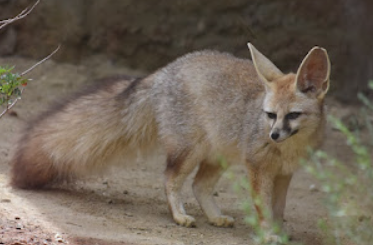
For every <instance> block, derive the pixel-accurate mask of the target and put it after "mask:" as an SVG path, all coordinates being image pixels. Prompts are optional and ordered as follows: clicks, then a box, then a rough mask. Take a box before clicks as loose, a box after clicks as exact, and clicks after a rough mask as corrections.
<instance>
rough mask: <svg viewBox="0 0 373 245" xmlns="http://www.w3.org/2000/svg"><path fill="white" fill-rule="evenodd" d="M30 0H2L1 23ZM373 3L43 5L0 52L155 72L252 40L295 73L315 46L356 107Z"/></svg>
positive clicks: (0, 37)
mask: <svg viewBox="0 0 373 245" xmlns="http://www.w3.org/2000/svg"><path fill="white" fill-rule="evenodd" d="M33 2H34V1H31V0H17V1H11V0H1V1H0V19H6V18H9V17H12V16H14V15H16V14H17V13H19V12H20V11H21V10H22V9H23V8H25V7H26V6H28V5H30V4H31V3H33ZM372 31H373V2H372V1H370V0H359V1H354V0H324V1H302V0H271V1H270V0H265V1H263V0H251V1H245V0H230V1H199V0H189V1H182V0H173V1H171V0H160V1H156V2H154V1H150V0H144V1H136V0H122V1H120V0H107V1H100V0H79V1H76V0H64V1H59V0H48V1H46V0H44V1H42V2H41V4H40V5H39V6H38V7H37V8H36V9H35V10H34V12H33V13H32V14H31V15H30V16H29V17H28V18H26V19H25V20H22V21H19V22H17V23H16V24H14V25H12V26H11V27H10V28H7V29H5V30H3V31H2V32H1V33H0V55H14V54H18V55H22V56H27V57H33V58H41V57H43V56H45V55H47V54H48V53H49V52H51V51H52V50H54V49H55V47H56V46H57V45H58V44H59V43H62V45H63V46H62V49H61V50H60V52H59V53H58V55H57V56H56V57H55V59H57V60H59V61H66V62H79V61H80V60H82V59H85V58H87V57H89V56H90V55H92V54H105V55H107V56H109V57H110V58H111V59H112V60H113V61H114V62H118V63H120V64H124V65H129V66H131V67H135V68H142V69H145V70H148V71H153V70H154V69H156V68H159V67H161V66H163V65H165V64H166V63H168V62H170V61H171V60H173V59H174V58H176V57H178V56H180V55H182V54H185V53H187V52H190V51H192V50H201V49H217V50H221V51H228V52H231V53H233V54H235V55H237V56H241V57H249V52H248V50H247V47H246V42H247V41H250V42H252V43H254V45H255V46H257V48H258V49H259V50H261V51H262V52H263V53H264V54H266V55H268V56H269V57H270V58H271V59H272V60H273V61H274V62H275V63H276V64H278V66H279V67H280V68H281V69H283V70H284V71H289V70H292V71H295V70H296V69H297V66H298V65H299V63H300V61H301V59H302V57H304V55H305V54H306V53H307V51H308V50H310V49H311V48H312V47H313V46H315V45H319V46H322V47H325V48H326V49H327V50H328V52H329V55H330V58H331V61H332V76H331V77H332V91H333V93H334V94H335V95H336V96H337V98H339V99H340V100H341V101H344V102H354V101H356V94H357V92H358V91H364V92H368V89H367V86H366V85H367V82H368V80H369V79H372V78H373V61H372V55H373V45H372V43H373V34H372V33H373V32H372Z"/></svg>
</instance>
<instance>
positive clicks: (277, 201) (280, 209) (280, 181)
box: [272, 174, 292, 226]
mask: <svg viewBox="0 0 373 245" xmlns="http://www.w3.org/2000/svg"><path fill="white" fill-rule="evenodd" d="M291 178H292V175H291V174H290V175H277V176H276V177H275V179H274V185H273V197H272V210H273V219H274V221H275V222H276V223H277V224H279V225H280V226H282V223H283V221H284V210H285V206H286V195H287V191H288V188H289V185H290V181H291Z"/></svg>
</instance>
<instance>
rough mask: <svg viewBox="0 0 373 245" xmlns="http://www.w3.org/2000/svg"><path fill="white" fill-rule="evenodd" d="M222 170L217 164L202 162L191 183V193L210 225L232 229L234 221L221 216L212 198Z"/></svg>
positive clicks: (228, 217)
mask: <svg viewBox="0 0 373 245" xmlns="http://www.w3.org/2000/svg"><path fill="white" fill-rule="evenodd" d="M223 172H224V169H223V168H222V167H221V166H220V165H219V164H218V163H210V162H208V161H207V160H204V161H202V163H201V164H200V167H199V169H198V172H197V175H196V177H195V179H194V183H193V192H194V195H195V197H196V198H197V200H198V202H199V204H200V206H201V208H202V210H203V212H204V213H205V214H206V216H207V218H208V219H209V222H210V224H212V225H215V226H218V227H232V226H233V223H234V219H233V218H232V217H230V216H226V215H222V214H221V211H220V209H219V207H218V206H217V205H216V203H215V200H214V198H213V191H214V187H215V185H216V183H217V182H218V180H219V179H220V177H221V175H222V174H223Z"/></svg>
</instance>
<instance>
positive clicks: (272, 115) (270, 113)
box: [266, 112, 277, 119]
mask: <svg viewBox="0 0 373 245" xmlns="http://www.w3.org/2000/svg"><path fill="white" fill-rule="evenodd" d="M266 113H267V116H268V118H269V119H276V118H277V115H276V114H275V113H272V112H266Z"/></svg>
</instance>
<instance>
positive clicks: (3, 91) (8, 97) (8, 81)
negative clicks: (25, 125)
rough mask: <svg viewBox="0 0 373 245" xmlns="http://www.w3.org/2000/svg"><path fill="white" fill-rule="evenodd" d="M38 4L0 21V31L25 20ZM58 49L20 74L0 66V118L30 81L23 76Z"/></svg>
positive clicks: (13, 104) (38, 0)
mask: <svg viewBox="0 0 373 245" xmlns="http://www.w3.org/2000/svg"><path fill="white" fill-rule="evenodd" d="M39 2H40V0H37V1H36V2H35V3H34V4H33V5H32V6H31V7H27V8H25V9H24V10H23V11H22V12H21V13H19V14H18V15H17V16H15V17H13V18H10V19H7V20H2V21H0V30H1V29H3V28H5V27H6V26H7V25H9V24H11V23H13V22H15V21H17V20H20V19H23V18H25V17H26V16H27V15H28V14H29V13H31V11H32V10H33V9H34V8H35V7H36V6H37V5H38V4H39ZM59 48H60V46H58V47H57V49H55V50H54V51H53V52H52V53H51V54H50V55H48V56H47V57H45V58H44V59H42V60H41V61H39V62H37V63H36V64H35V65H33V66H32V67H30V68H29V69H27V70H26V71H24V72H22V73H13V68H14V67H11V68H9V67H7V66H0V107H1V106H4V104H5V108H4V110H3V111H2V112H1V113H0V118H1V117H2V116H4V115H5V114H6V113H7V112H8V111H9V110H10V109H11V108H12V107H13V106H15V104H16V103H17V101H18V100H19V99H20V98H21V95H22V92H23V89H24V87H25V86H26V85H27V81H29V80H30V79H26V78H24V76H25V75H26V74H27V73H29V72H30V71H32V70H33V69H34V68H35V67H37V66H38V65H40V64H42V63H44V62H45V61H46V60H48V59H49V58H50V57H51V56H52V55H54V54H55V53H56V52H57V51H58V50H59Z"/></svg>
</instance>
